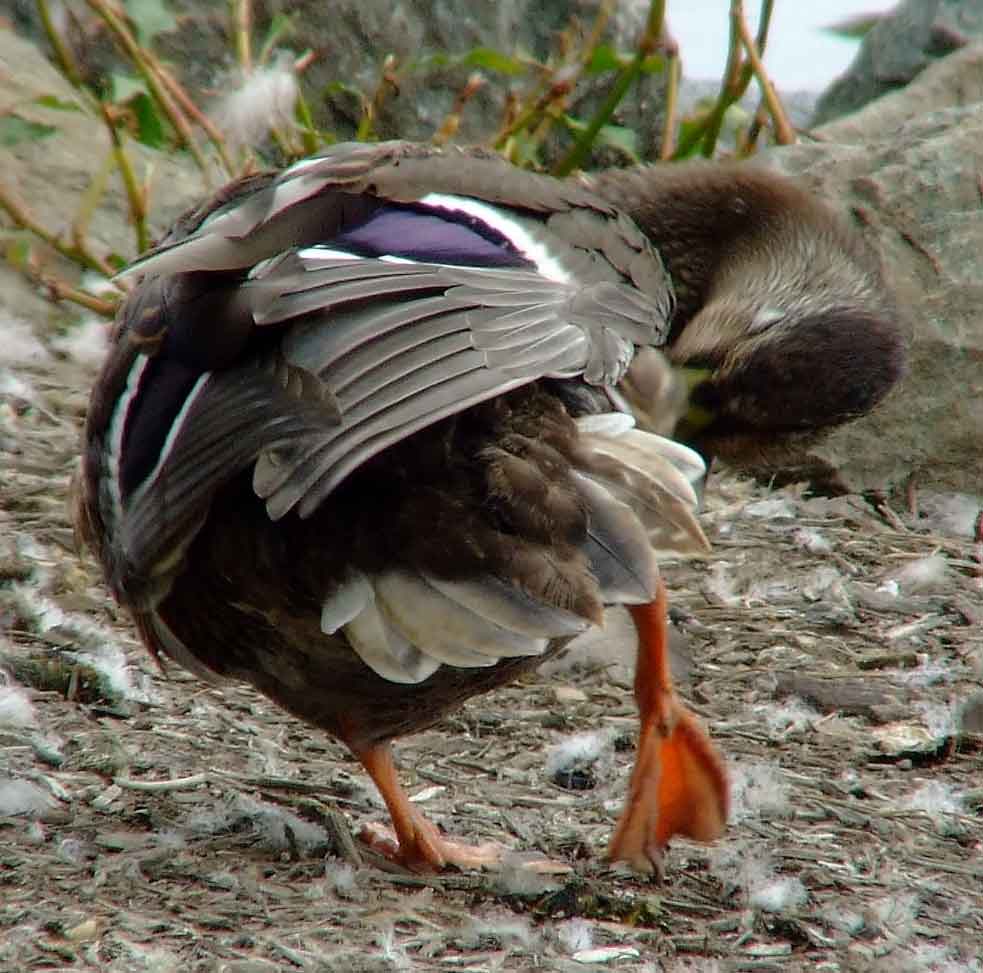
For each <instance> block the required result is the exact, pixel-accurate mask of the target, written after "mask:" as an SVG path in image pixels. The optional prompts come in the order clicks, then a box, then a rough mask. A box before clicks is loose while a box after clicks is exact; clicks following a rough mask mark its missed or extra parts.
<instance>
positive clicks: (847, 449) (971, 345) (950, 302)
mask: <svg viewBox="0 0 983 973" xmlns="http://www.w3.org/2000/svg"><path fill="white" fill-rule="evenodd" d="M813 134H814V136H815V138H816V140H817V141H815V142H811V143H804V144H801V145H797V146H791V147H787V148H782V149H776V150H774V151H773V152H772V153H771V156H770V161H771V163H772V164H773V165H775V166H776V167H778V168H780V169H781V170H783V171H784V172H786V173H788V174H792V175H795V176H798V177H799V178H801V179H802V180H803V181H804V182H805V183H806V184H807V185H809V186H810V187H811V188H813V189H814V190H815V191H816V192H818V193H819V194H820V195H822V196H824V197H826V198H827V199H829V200H831V201H832V202H833V203H834V204H835V205H838V206H839V207H840V208H842V209H843V210H844V211H845V212H846V213H848V214H849V215H850V216H852V218H853V219H854V220H855V221H856V222H857V223H858V224H859V225H860V226H861V228H862V229H863V232H864V234H865V236H866V237H867V239H868V241H869V242H870V243H871V244H872V245H873V246H874V247H875V248H876V250H877V251H878V252H879V253H880V255H881V258H882V261H883V264H884V268H885V272H886V274H887V276H888V278H889V280H890V281H891V284H892V286H893V287H894V289H895V291H896V293H897V294H898V297H899V303H900V306H901V307H902V308H903V309H904V311H905V312H906V313H907V315H908V322H907V326H908V329H909V334H910V364H909V371H908V375H907V377H906V378H905V379H904V380H903V381H902V382H901V384H900V386H899V387H898V388H897V389H896V391H895V392H894V393H892V394H891V396H889V398H888V400H887V401H885V402H884V403H883V404H882V405H881V406H879V407H878V408H877V409H876V410H875V411H874V412H873V413H872V414H871V415H870V416H868V417H866V418H864V419H862V420H860V421H858V422H855V423H853V424H851V425H849V426H846V427H844V428H843V429H841V430H839V431H838V432H836V433H835V434H833V435H832V436H831V437H830V438H829V440H828V441H827V442H826V443H825V444H824V445H823V446H822V447H821V448H819V449H818V450H817V453H819V454H820V455H822V456H823V457H824V458H825V459H827V460H828V461H830V462H831V463H833V464H834V465H835V466H836V467H838V468H839V469H841V470H842V471H843V472H844V474H845V475H846V477H847V478H848V480H850V481H852V482H854V483H855V484H857V485H859V486H861V487H885V486H891V485H893V486H896V487H901V486H903V485H904V484H905V483H906V481H907V480H908V478H909V477H913V480H914V483H915V484H917V485H920V486H926V487H927V486H931V487H935V488H940V489H951V490H962V491H965V492H968V493H979V492H980V490H981V484H983V367H981V363H983V310H981V308H983V280H981V276H980V255H981V254H983V208H981V199H983V187H981V183H980V178H979V173H980V172H983V45H974V46H970V47H966V48H964V49H963V50H961V51H960V52H958V53H956V54H953V55H952V56H950V57H948V58H946V59H945V60H943V61H940V62H938V63H936V64H933V65H932V66H931V67H930V68H928V69H926V70H925V71H924V72H923V73H922V74H921V75H919V77H918V78H917V79H916V80H915V81H914V82H913V83H912V84H911V85H909V87H908V88H906V89H905V90H904V91H903V92H897V93H895V94H891V95H888V96H885V97H884V98H881V99H879V100H878V101H877V102H874V103H872V104H871V105H869V106H868V107H866V108H865V109H863V110H862V111H861V112H858V113H857V114H855V115H852V116H849V117H847V118H844V119H842V120H840V121H838V122H834V123H831V124H830V125H827V126H824V127H822V128H819V129H817V130H816V131H815V132H814V133H813Z"/></svg>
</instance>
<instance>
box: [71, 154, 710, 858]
mask: <svg viewBox="0 0 983 973" xmlns="http://www.w3.org/2000/svg"><path fill="white" fill-rule="evenodd" d="M122 276H123V277H124V278H126V279H129V280H130V281H131V282H133V286H132V289H131V291H130V293H129V295H128V297H127V298H126V299H125V301H124V303H123V305H122V307H121V309H120V311H119V314H118V316H117V323H116V326H115V331H114V335H113V339H112V342H111V346H110V350H109V353H108V355H107V358H106V361H105V363H104V365H103V367H102V370H101V373H100V374H99V376H98V378H97V380H96V382H95V385H94V388H93V391H92V394H91V399H90V403H89V408H88V412H87V417H86V422H85V429H84V433H83V447H82V458H81V464H80V473H79V477H78V482H77V489H76V497H77V499H76V511H75V513H76V523H77V527H78V530H79V533H80V534H81V536H82V538H83V539H84V541H85V542H86V543H87V544H88V546H89V547H90V548H91V550H92V551H93V552H94V554H95V556H96V558H97V559H98V561H99V563H100V565H101V568H102V571H103V574H104V576H105V580H106V583H107V585H108V587H109V589H110V591H111V592H112V594H113V595H114V596H115V598H116V599H117V600H118V601H119V602H120V604H122V605H123V606H125V607H126V608H127V609H128V611H129V613H130V614H131V615H132V618H133V621H134V624H135V627H136V630H137V632H138V633H139V635H140V637H141V639H142V641H143V642H144V643H145V645H146V646H147V647H148V648H149V650H150V652H151V653H152V654H153V655H154V656H155V657H156V658H158V659H170V660H172V661H174V662H176V663H178V664H179V665H181V666H183V667H185V668H187V669H188V670H190V671H192V672H194V673H196V674H197V675H199V676H200V677H202V678H203V679H207V680H210V681H215V682H218V683H221V682H223V681H229V680H232V681H240V682H245V683H247V684H250V685H252V686H253V687H254V688H255V689H257V690H258V691H259V692H260V693H262V694H264V695H266V696H267V697H269V698H270V699H271V700H272V701H274V702H275V703H277V704H279V705H280V706H281V707H283V708H284V709H286V710H287V711H289V712H290V713H292V714H294V715H295V716H297V717H299V718H300V719H302V720H305V721H306V722H307V723H309V724H311V725H313V726H315V727H318V728H320V729H322V730H325V731H327V732H328V733H329V734H331V735H333V736H334V737H335V738H337V739H338V740H339V741H341V742H342V743H343V744H345V745H346V746H347V747H348V748H349V750H350V751H351V752H352V754H353V755H354V756H355V758H356V759H357V760H358V761H359V762H360V763H361V765H362V766H363V767H364V769H365V770H366V772H367V773H368V775H369V776H370V777H371V779H372V780H373V781H374V783H375V785H376V786H377V788H378V790H379V792H380V794H381V796H382V798H383V800H384V802H385V804H386V806H387V810H388V812H389V817H390V820H391V823H392V828H391V829H385V828H381V827H366V828H363V833H362V837H363V838H364V840H366V841H367V842H368V843H369V844H370V845H371V846H372V847H373V848H375V849H376V850H378V851H379V852H381V853H383V854H385V855H387V856H388V857H389V858H391V859H393V860H394V861H396V862H398V863H400V864H401V865H403V866H405V867H407V868H409V869H412V870H417V871H435V870H440V869H443V868H446V867H449V866H456V867H460V868H475V867H484V866H488V867H494V866H495V864H496V863H498V862H500V861H501V857H502V853H503V852H502V849H501V848H500V847H497V846H496V847H491V846H489V845H468V844H466V843H465V842H463V841H461V840H459V839H457V838H455V837H452V836H448V835H446V834H444V833H443V832H442V831H441V830H440V829H438V828H437V826H436V825H435V824H434V823H433V822H431V821H429V820H428V819H427V818H426V817H424V815H423V814H422V813H421V811H420V810H419V808H418V807H417V806H416V805H415V804H413V803H411V802H410V801H409V800H408V798H407V795H406V793H405V791H404V790H403V788H402V786H401V785H400V783H399V780H398V774H397V770H396V765H395V760H394V755H393V749H392V741H393V740H394V739H396V738H398V737H400V736H404V735H406V734H409V733H412V732H415V731H418V730H420V729H423V728H425V727H428V726H432V725H433V724H435V723H436V722H438V721H439V720H440V719H441V718H442V717H443V716H444V715H445V714H446V713H448V712H449V711H451V710H453V709H454V708H455V707H458V706H460V705H462V704H463V703H464V702H465V701H466V700H468V699H469V698H471V697H474V696H477V695H479V694H481V693H485V692H487V691H489V690H491V689H494V688H495V687H497V686H500V685H502V684H503V683H506V682H508V681H511V680H513V679H514V678H516V677H517V676H518V675H520V674H522V673H524V672H526V671H528V670H530V669H532V668H534V667H536V666H537V665H539V664H540V663H542V662H543V661H544V660H545V659H547V658H550V657H551V656H553V655H555V654H556V653H558V652H560V651H562V649H563V647H564V646H565V645H566V644H567V643H568V642H569V641H570V640H571V639H572V638H575V637H576V636H577V635H578V634H580V633H581V632H583V631H585V630H586V629H587V628H588V627H590V626H596V625H601V624H602V623H603V617H604V611H605V607H606V606H609V605H625V606H627V608H628V610H629V611H630V612H631V614H632V616H633V618H634V621H635V627H636V630H637V635H638V645H637V654H638V664H637V671H636V679H635V699H636V701H637V704H638V708H639V719H640V733H639V743H638V749H637V752H636V760H635V768H634V770H633V773H632V777H631V781H630V784H629V789H628V795H627V798H626V801H625V807H624V810H623V812H622V814H621V817H620V819H619V821H618V823H617V825H616V827H615V829H614V834H613V837H612V839H611V841H610V844H609V845H608V847H607V851H606V854H607V856H608V858H609V859H610V860H611V861H613V862H618V863H626V864H628V865H629V866H631V867H632V868H635V869H637V870H638V871H641V872H649V873H651V872H653V871H656V870H658V869H659V868H660V866H661V861H662V854H663V851H664V849H665V847H666V845H667V844H668V843H669V842H670V841H671V839H672V838H674V837H675V836H677V835H683V836H686V837H689V838H692V839H695V840H699V841H712V840H714V839H716V838H718V837H719V836H720V835H721V834H722V833H723V831H724V829H725V826H726V821H727V815H728V805H729V785H728V777H727V771H726V767H725V764H724V761H723V758H722V757H721V755H720V754H719V752H718V750H717V748H716V747H715V745H714V744H713V743H712V741H711V739H710V736H709V735H708V733H707V731H706V730H705V728H704V727H703V726H702V724H701V722H700V721H699V720H698V718H697V717H696V716H695V715H694V714H693V713H692V712H691V711H690V710H689V709H688V708H686V706H685V705H684V704H683V703H682V702H681V700H680V698H679V696H678V694H677V693H676V691H675V688H674V685H673V681H672V675H671V672H670V670H669V663H668V658H667V651H666V641H667V627H666V626H667V622H666V611H667V607H666V605H667V595H666V591H665V585H664V582H663V580H662V578H661V576H660V572H659V567H658V560H657V557H658V555H660V554H662V553H664V552H670V553H673V554H696V555H698V554H703V553H705V552H706V550H707V548H708V542H707V539H706V536H705V535H704V533H703V531H702V529H701V527H700V525H699V522H698V520H697V517H696V506H697V494H696V491H695V489H694V484H695V483H698V482H699V481H700V479H701V477H702V476H703V474H704V473H705V466H704V463H703V461H702V460H701V458H700V456H699V455H698V454H697V453H695V452H694V451H693V450H691V449H689V448H688V447H686V446H684V445H681V444H678V443H676V442H674V441H673V440H671V439H669V438H666V437H664V436H661V435H659V434H657V433H655V432H653V431H651V430H648V429H645V428H643V423H642V422H640V421H639V419H638V417H637V416H636V415H635V414H634V412H633V411H632V409H631V407H630V406H629V405H627V404H626V401H625V398H624V396H623V395H622V394H621V393H620V392H619V391H618V388H619V386H620V385H621V383H622V382H623V380H624V379H625V377H626V375H627V374H628V373H629V372H630V370H631V368H632V366H633V364H634V365H635V368H636V372H638V371H639V369H640V368H641V365H642V364H644V373H645V377H646V382H642V381H641V380H639V381H638V382H636V391H637V386H640V385H646V387H647V388H648V389H649V392H650V400H649V401H647V402H646V407H647V409H648V410H649V412H650V413H652V412H655V411H658V408H659V407H658V405H657V402H656V401H654V400H655V399H660V400H662V401H663V402H670V401H678V399H677V400H673V399H672V396H663V395H661V394H659V393H658V392H657V390H656V388H655V386H656V385H657V384H659V383H658V382H656V381H655V376H663V377H664V374H665V369H664V368H662V367H661V365H660V362H661V352H660V351H659V348H660V346H662V345H663V344H664V342H665V339H666V337H667V335H668V332H669V328H670V324H671V316H672V307H673V300H674V298H673V287H672V282H671V280H670V278H669V275H668V274H667V273H666V270H665V267H664V266H663V263H662V260H661V258H660V255H659V252H658V250H657V249H656V247H654V246H653V244H652V242H651V241H650V239H649V238H648V237H647V235H646V233H645V232H644V228H641V227H640V226H639V225H638V224H637V223H636V222H635V221H633V220H632V219H631V218H630V217H629V216H627V215H626V214H625V213H624V212H622V211H621V210H620V209H619V208H618V207H617V206H615V205H613V204H612V203H611V202H610V201H608V200H606V199H605V198H604V197H603V196H601V195H599V194H598V193H596V192H595V191H593V190H591V189H590V188H588V187H587V186H585V185H582V184H580V183H578V182H577V181H576V180H558V179H554V178H551V177H548V176H544V175H539V174H534V173H531V172H527V171H521V170H519V169H517V168H515V167H513V166H511V165H510V164H509V163H508V162H507V161H505V160H504V159H503V158H501V157H500V156H498V155H496V154H495V153H492V152H490V151H486V150H482V149H462V148H456V147H448V148H444V149H437V148H434V147H431V146H426V145H417V144H413V143H407V142H387V143H377V144H371V145H370V144H358V143H344V144H338V145H334V146H331V147H329V148H327V149H326V150H324V151H322V152H320V153H319V154H317V155H314V156H311V157H309V158H306V159H303V160H301V161H299V162H296V163H294V164H293V165H290V166H289V167H287V168H286V169H284V170H282V171H280V172H268V173H254V174H250V175H248V176H245V177H243V178H240V179H239V180H236V181H234V182H232V183H230V184H229V185H228V186H226V187H224V188H223V189H222V190H220V191H219V192H218V193H217V194H216V195H215V196H213V197H212V198H210V199H209V200H207V201H205V202H204V203H203V204H201V205H200V206H198V207H196V208H195V209H193V210H192V211H189V212H188V213H186V214H185V215H184V216H183V217H181V218H179V220H178V221H177V223H176V224H175V225H174V226H173V227H172V229H171V230H170V231H169V233H168V234H167V235H166V236H165V237H164V238H163V240H162V241H161V242H160V244H159V245H158V246H156V247H155V248H154V249H153V250H151V251H150V252H148V253H147V254H145V255H144V256H142V257H140V258H138V259H137V260H136V261H134V263H132V264H131V265H130V267H129V268H127V269H126V270H125V271H124V273H123V275H122ZM663 364H664V363H663ZM660 381H661V380H660ZM662 385H663V386H664V387H665V388H671V387H672V383H671V382H668V381H667V382H663V383H662ZM666 408H668V409H671V408H672V406H671V405H669V406H666Z"/></svg>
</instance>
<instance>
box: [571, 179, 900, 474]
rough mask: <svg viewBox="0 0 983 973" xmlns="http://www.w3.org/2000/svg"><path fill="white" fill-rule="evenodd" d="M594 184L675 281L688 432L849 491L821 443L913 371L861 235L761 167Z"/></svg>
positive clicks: (715, 450)
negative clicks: (818, 447) (640, 231)
mask: <svg viewBox="0 0 983 973" xmlns="http://www.w3.org/2000/svg"><path fill="white" fill-rule="evenodd" d="M584 182H585V184H586V185H588V186H589V187H590V188H591V189H592V190H594V191H595V192H597V193H599V194H600V195H601V196H603V197H604V198H605V199H607V200H609V201H610V202H611V203H613V204H614V205H616V206H618V207H619V208H621V209H623V210H624V211H625V212H626V213H628V214H629V215H630V216H631V217H632V218H633V219H634V220H636V222H638V224H639V225H640V226H642V227H644V229H645V232H646V235H647V236H648V238H649V240H650V241H651V242H652V244H653V245H654V246H655V248H656V249H657V250H658V251H659V253H660V255H661V256H662V258H663V260H664V261H665V264H666V268H667V270H668V271H669V273H670V276H671V278H672V280H673V284H674V288H675V295H676V307H675V310H674V313H673V315H672V320H671V325H670V335H669V338H668V342H667V344H668V347H667V354H668V355H669V357H670V359H671V361H672V362H673V363H674V364H676V365H678V366H682V367H684V368H686V369H688V370H690V373H691V375H692V376H693V379H692V381H691V385H692V388H691V405H692V408H691V409H690V411H689V413H688V415H687V416H686V417H685V418H684V419H683V421H682V422H681V424H680V427H679V429H678V434H679V436H680V438H681V439H683V440H684V441H686V442H689V443H690V444H691V445H694V446H695V447H696V448H697V449H699V450H700V452H701V453H702V454H703V455H704V456H705V457H706V458H708V459H709V458H712V457H720V458H721V459H723V460H725V461H726V462H728V463H730V464H732V465H735V466H737V467H742V468H746V469H749V470H753V471H758V472H764V473H767V474H773V473H775V472H776V471H788V472H790V473H792V474H795V473H796V472H797V473H798V474H800V475H801V478H804V479H812V480H813V482H814V483H815V484H816V485H819V486H821V487H823V486H830V487H833V488H834V489H833V492H836V487H835V483H836V480H837V477H836V472H835V470H833V469H832V468H831V467H829V466H828V464H826V463H825V462H824V461H823V460H821V459H819V458H818V457H815V456H813V455H812V454H811V453H810V448H811V447H812V446H813V445H815V443H816V442H817V441H818V440H819V439H821V438H822V436H823V435H824V434H826V433H828V432H829V431H830V430H832V429H834V428H836V427H837V426H839V425H842V424H843V423H845V422H849V421H851V420H852V419H855V418H857V417H859V416H862V415H865V414H866V413H868V412H870V411H871V409H873V408H874V407H875V406H876V405H877V404H878V402H880V401H881V399H883V398H884V396H885V395H886V394H887V393H888V392H889V391H890V390H891V389H892V388H893V387H894V385H895V384H896V383H897V381H898V380H899V379H900V378H901V376H902V375H903V374H904V368H905V343H906V341H905V334H904V328H903V323H902V316H901V314H900V313H899V309H898V307H897V305H896V303H895V301H894V299H893V296H892V295H891V293H890V290H889V288H888V287H887V285H886V283H885V281H884V278H883V275H882V273H881V270H880V266H879V263H878V260H877V258H876V256H875V255H874V254H873V253H872V251H871V250H870V249H869V248H868V247H867V245H866V244H865V242H864V241H863V239H862V238H861V236H860V234H859V233H858V232H857V230H856V229H855V228H854V227H852V226H850V225H849V224H848V223H847V222H846V220H845V219H843V218H842V217H841V216H840V215H839V214H838V213H835V212H834V211H833V210H832V209H830V208H829V207H828V206H827V205H826V204H825V203H823V202H822V201H820V200H819V199H817V198H816V197H814V196H813V195H812V194H810V193H809V192H807V191H806V190H805V189H803V188H802V187H800V186H799V185H797V184H796V183H795V182H793V181H792V180H790V179H788V178H786V177H784V176H781V175H780V174H778V173H776V172H773V171H769V170H766V169H764V168H762V167H759V166H756V165H753V164H748V163H719V162H717V163H710V162H700V161H695V162H689V163H680V164H675V163H674V164H671V165H655V166H649V167H641V168H635V169H619V170H610V171H608V172H603V173H599V174H596V175H591V176H589V177H584ZM790 478H793V479H794V478H796V477H795V476H794V475H793V476H791V477H790Z"/></svg>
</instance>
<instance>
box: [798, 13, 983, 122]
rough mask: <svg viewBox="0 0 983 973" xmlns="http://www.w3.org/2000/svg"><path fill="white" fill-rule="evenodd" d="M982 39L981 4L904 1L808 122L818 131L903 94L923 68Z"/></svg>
mask: <svg viewBox="0 0 983 973" xmlns="http://www.w3.org/2000/svg"><path fill="white" fill-rule="evenodd" d="M980 39H983V0H905V2H903V3H900V4H898V6H897V8H896V9H895V10H894V11H893V12H892V13H891V14H890V15H888V16H886V17H884V18H882V19H881V20H880V21H879V22H878V24H877V25H876V26H875V27H874V28H873V30H871V31H870V33H869V34H868V35H867V36H866V37H865V38H864V41H863V43H862V44H861V46H860V50H859V52H858V53H857V56H856V58H855V59H854V62H853V64H851V65H850V68H849V70H848V71H847V72H846V73H845V74H844V75H843V76H842V77H841V78H839V79H838V80H836V81H834V82H833V84H831V85H830V86H829V88H827V89H826V91H825V92H824V93H823V95H822V97H821V98H820V99H819V103H818V104H817V106H816V112H815V115H814V116H813V120H812V124H813V125H823V124H825V123H826V122H829V121H832V120H833V119H834V118H839V117H841V116H843V115H847V114H849V113H850V112H853V111H856V110H857V109H858V108H861V107H863V106H864V105H866V104H867V103H868V102H871V101H873V100H874V99H875V98H879V97H880V96H881V95H884V94H887V93H888V92H891V91H896V90H898V89H899V88H903V87H904V86H905V85H906V84H908V82H909V81H911V80H912V79H913V78H915V77H916V76H917V75H918V74H920V73H921V72H922V71H923V70H924V69H925V68H926V67H928V65H929V64H931V63H933V62H934V61H936V60H938V59H940V58H943V57H945V56H946V55H948V54H951V53H952V52H953V51H955V50H957V49H958V48H960V47H962V46H963V45H964V44H967V43H969V42H970V41H972V40H980Z"/></svg>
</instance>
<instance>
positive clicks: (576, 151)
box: [553, 0, 666, 176]
mask: <svg viewBox="0 0 983 973" xmlns="http://www.w3.org/2000/svg"><path fill="white" fill-rule="evenodd" d="M665 14H666V0H651V2H650V3H649V13H648V18H647V20H646V23H645V30H644V32H643V33H642V39H641V41H640V42H639V45H638V50H637V51H636V52H635V56H634V57H633V58H632V61H631V63H630V64H629V65H628V66H627V67H625V68H624V69H622V71H621V74H620V75H619V76H618V78H617V80H616V81H615V83H614V87H612V89H611V91H610V92H608V96H607V98H605V99H604V104H602V105H601V107H600V108H599V109H598V110H597V112H595V114H594V117H593V118H592V119H591V120H590V122H589V123H588V125H587V127H586V128H585V129H584V131H583V134H582V135H581V136H580V138H578V139H577V141H576V142H575V143H574V144H573V146H572V147H571V149H570V151H569V152H567V154H566V155H565V156H564V157H563V158H562V159H561V160H560V161H559V162H558V163H557V164H556V166H554V168H553V175H555V176H567V175H569V174H570V173H571V172H573V170H574V169H578V168H580V166H581V165H582V164H583V162H584V160H585V159H586V158H587V156H588V155H589V154H590V150H591V146H592V145H593V144H594V140H595V139H596V138H597V133H598V132H600V130H601V129H602V128H603V127H604V126H605V125H606V124H607V123H608V121H609V119H610V118H611V116H612V115H613V114H614V111H615V109H616V108H617V107H618V105H619V104H620V103H621V100H622V99H623V98H624V96H625V95H626V94H627V92H628V89H629V88H630V87H631V86H632V85H633V84H634V83H635V81H636V80H637V79H638V77H639V76H640V75H641V73H642V65H643V64H644V63H645V59H646V58H647V57H649V55H651V54H652V52H653V51H654V50H655V49H656V48H657V47H658V44H659V40H660V39H661V37H662V25H663V23H664V22H665Z"/></svg>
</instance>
